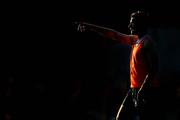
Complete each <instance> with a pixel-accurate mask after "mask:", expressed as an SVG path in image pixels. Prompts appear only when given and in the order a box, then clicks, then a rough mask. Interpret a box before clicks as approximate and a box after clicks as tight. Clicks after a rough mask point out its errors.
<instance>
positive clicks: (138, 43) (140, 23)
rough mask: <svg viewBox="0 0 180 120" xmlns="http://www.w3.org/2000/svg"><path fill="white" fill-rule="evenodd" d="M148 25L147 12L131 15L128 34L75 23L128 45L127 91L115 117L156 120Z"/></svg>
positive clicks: (152, 47)
mask: <svg viewBox="0 0 180 120" xmlns="http://www.w3.org/2000/svg"><path fill="white" fill-rule="evenodd" d="M148 25H149V18H148V14H147V13H145V12H143V11H137V12H134V13H132V14H131V16H130V23H129V25H128V28H129V30H130V33H131V34H130V35H127V34H123V33H120V32H118V31H116V30H113V29H109V28H105V27H101V26H97V25H93V24H88V23H83V22H82V23H79V25H78V30H79V31H81V32H84V31H86V30H89V31H94V32H97V33H99V34H100V35H102V36H104V37H107V38H109V39H112V40H116V41H118V42H120V43H121V44H127V45H131V48H132V49H131V56H130V91H129V92H128V94H127V96H126V97H125V99H124V101H123V102H122V105H121V107H120V108H119V111H118V113H117V116H116V119H117V120H118V119H126V120H128V119H130V120H131V119H136V120H138V119H139V120H149V119H151V120H155V119H156V118H157V119H159V118H158V117H157V116H159V114H157V113H158V112H156V110H158V109H157V103H158V100H159V99H158V98H156V97H157V96H158V93H159V83H158V80H157V69H158V68H157V67H158V56H157V52H156V47H155V42H154V41H153V40H152V38H151V37H150V35H148V34H147V29H148ZM154 106H155V107H154ZM152 109H153V110H152ZM126 111H128V113H126ZM154 115H155V116H154Z"/></svg>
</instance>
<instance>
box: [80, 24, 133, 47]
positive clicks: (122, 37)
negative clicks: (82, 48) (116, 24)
mask: <svg viewBox="0 0 180 120" xmlns="http://www.w3.org/2000/svg"><path fill="white" fill-rule="evenodd" d="M83 25H85V27H86V29H88V30H90V31H94V32H96V33H98V34H100V35H101V36H103V37H106V38H109V39H112V40H116V41H119V42H121V43H126V44H131V42H132V41H131V37H132V36H130V35H126V34H123V33H120V32H118V31H116V30H113V29H110V28H106V27H102V26H98V25H94V24H89V23H83Z"/></svg>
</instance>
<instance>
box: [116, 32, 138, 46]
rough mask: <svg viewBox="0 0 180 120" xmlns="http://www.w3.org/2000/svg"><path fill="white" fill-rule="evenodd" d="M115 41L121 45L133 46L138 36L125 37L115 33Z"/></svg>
mask: <svg viewBox="0 0 180 120" xmlns="http://www.w3.org/2000/svg"><path fill="white" fill-rule="evenodd" d="M115 39H116V40H117V41H118V42H120V43H122V44H127V45H133V44H134V43H135V41H136V40H137V39H138V36H136V35H126V34H122V33H119V32H117V33H116V35H115Z"/></svg>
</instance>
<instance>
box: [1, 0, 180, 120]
mask: <svg viewBox="0 0 180 120" xmlns="http://www.w3.org/2000/svg"><path fill="white" fill-rule="evenodd" d="M159 2H160V4H159V3H157V1H150V0H146V1H143V0H126V1H122V0H120V1H102V2H101V1H99V2H97V1H83V2H82V1H66V2H54V3H53V2H51V3H50V2H24V3H23V2H14V3H13V2H9V3H5V4H3V5H4V7H3V8H2V15H1V21H2V22H1V25H2V27H1V28H2V30H1V36H2V37H1V47H0V48H1V57H0V58H1V69H2V71H1V78H0V97H1V108H0V109H1V119H3V120H9V119H10V120H11V119H45V118H49V119H53V118H56V119H62V118H63V117H65V119H83V120H86V119H88V120H96V119H98V120H111V119H112V118H113V117H115V115H116V112H117V109H118V107H119V105H120V103H121V102H122V99H123V97H124V96H125V94H126V91H127V90H128V86H129V55H130V47H128V46H124V45H121V44H118V43H117V42H115V41H111V40H109V39H105V38H103V37H101V36H99V35H98V34H96V33H92V32H85V33H80V32H78V31H77V25H75V24H74V22H75V21H85V22H89V23H93V24H98V25H102V26H105V27H109V28H113V29H116V30H118V31H121V32H123V33H127V34H128V33H129V31H128V29H127V25H128V22H129V15H130V13H131V12H133V11H136V10H138V9H141V10H145V11H147V12H149V13H150V15H151V22H152V24H151V27H150V29H149V32H150V34H151V35H152V37H153V38H154V39H155V40H156V42H157V45H158V50H159V52H158V53H159V58H160V66H159V73H158V77H159V79H160V80H161V83H162V90H163V95H162V96H163V97H164V100H163V101H162V103H164V104H163V106H162V113H164V115H165V118H166V119H167V120H169V119H170V120H172V119H173V120H176V119H178V115H179V114H178V113H179V111H180V110H179V98H180V86H179V73H180V69H179V68H180V64H179V61H180V56H179V52H180V48H179V44H180V41H179V40H180V37H179V34H180V23H179V20H180V15H179V13H178V11H179V7H178V4H177V2H173V1H167V2H165V1H159Z"/></svg>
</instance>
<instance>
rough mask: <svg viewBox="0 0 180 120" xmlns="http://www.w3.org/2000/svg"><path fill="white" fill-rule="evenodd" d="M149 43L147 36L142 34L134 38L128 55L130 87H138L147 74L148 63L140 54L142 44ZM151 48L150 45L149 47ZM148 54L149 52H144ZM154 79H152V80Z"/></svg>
mask: <svg viewBox="0 0 180 120" xmlns="http://www.w3.org/2000/svg"><path fill="white" fill-rule="evenodd" d="M145 42H146V43H148V44H149V43H150V42H151V39H150V37H149V36H144V37H142V38H141V39H137V40H135V43H134V44H133V45H132V51H131V57H130V87H131V88H140V87H141V85H142V83H143V81H144V79H145V77H146V75H147V74H148V69H149V68H148V64H147V62H146V61H145V58H144V56H143V54H142V49H143V47H144V44H145ZM151 48H152V47H151ZM145 54H149V53H145ZM151 58H152V56H151ZM152 81H154V80H152Z"/></svg>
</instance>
